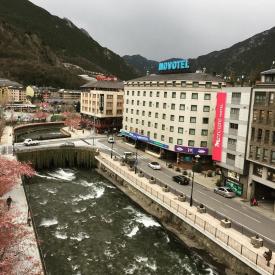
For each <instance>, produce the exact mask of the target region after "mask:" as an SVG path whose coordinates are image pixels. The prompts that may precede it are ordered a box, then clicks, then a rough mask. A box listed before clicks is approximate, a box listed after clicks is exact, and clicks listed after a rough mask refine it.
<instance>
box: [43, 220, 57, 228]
mask: <svg viewBox="0 0 275 275" xmlns="http://www.w3.org/2000/svg"><path fill="white" fill-rule="evenodd" d="M56 224H58V220H57V219H56V218H53V219H42V221H41V223H40V225H39V226H44V227H50V226H52V225H56Z"/></svg>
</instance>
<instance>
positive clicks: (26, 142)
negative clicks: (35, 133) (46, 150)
mask: <svg viewBox="0 0 275 275" xmlns="http://www.w3.org/2000/svg"><path fill="white" fill-rule="evenodd" d="M23 144H24V145H25V146H35V145H39V141H38V140H32V139H31V138H27V139H25V140H24V142H23Z"/></svg>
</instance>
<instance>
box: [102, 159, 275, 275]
mask: <svg viewBox="0 0 275 275" xmlns="http://www.w3.org/2000/svg"><path fill="white" fill-rule="evenodd" d="M97 158H98V159H99V160H100V161H101V164H103V165H105V167H106V165H107V166H109V167H110V168H111V169H114V170H115V171H116V174H117V173H119V174H120V175H118V176H120V177H124V178H125V179H127V180H128V181H130V184H132V185H133V186H134V187H135V188H137V189H138V190H140V191H141V192H143V193H144V194H146V195H147V196H149V197H151V198H153V199H154V200H155V201H156V202H158V203H160V204H161V205H162V206H164V207H165V208H166V209H168V210H169V211H171V212H172V213H175V214H176V215H177V216H178V217H180V218H181V219H183V220H185V221H187V222H188V223H191V224H193V225H194V227H196V228H197V229H199V230H200V231H202V232H204V233H205V234H206V235H208V236H209V237H210V236H211V237H212V238H214V239H215V240H216V242H217V243H218V244H219V243H222V244H223V245H226V246H227V247H228V248H230V249H233V250H234V251H235V252H237V253H238V254H240V255H242V256H243V257H244V258H245V259H246V260H249V261H250V262H252V263H253V264H255V265H256V266H258V267H260V268H261V269H262V270H264V271H266V272H267V273H269V274H273V275H275V265H274V264H273V263H270V266H267V263H266V259H265V258H264V256H263V255H261V254H258V253H256V252H254V251H252V250H251V249H250V248H249V247H247V246H245V245H244V244H242V243H240V242H239V241H237V240H236V239H234V238H233V237H231V236H230V235H229V234H226V233H225V232H223V231H221V230H220V229H219V228H218V227H216V226H214V225H213V224H211V223H210V222H208V221H206V220H205V219H204V218H203V216H202V215H201V214H200V215H198V214H196V213H194V212H193V211H190V210H189V209H188V207H185V206H184V205H183V204H182V203H180V202H179V201H176V200H171V199H170V198H168V197H167V196H165V192H158V191H157V190H155V189H154V188H153V187H152V186H150V185H149V182H148V184H146V183H144V182H142V181H141V180H139V179H138V176H137V175H135V174H133V175H131V173H132V172H130V171H124V170H123V169H121V168H120V167H119V166H118V165H115V164H114V163H112V162H111V161H109V160H107V159H106V158H104V157H102V156H99V157H97ZM118 163H119V162H118ZM106 168H107V169H108V167H106ZM110 172H112V170H110ZM145 176H146V178H149V177H148V175H145ZM156 184H158V185H159V186H161V187H163V186H164V185H165V184H163V183H161V182H159V181H156ZM169 192H170V193H173V194H175V195H179V194H181V192H179V191H177V190H174V189H171V188H170V187H169ZM187 199H190V197H188V196H187ZM193 204H194V205H197V206H198V205H199V203H198V202H197V201H193ZM206 208H207V213H209V214H210V215H211V216H213V217H214V218H216V219H219V220H220V219H223V218H225V216H224V215H223V214H221V213H218V212H217V211H215V210H213V209H211V208H209V207H206ZM231 222H232V221H231ZM232 228H233V229H235V230H237V231H239V232H241V233H242V234H244V235H246V236H255V235H256V234H257V233H256V232H254V231H253V230H250V229H249V228H247V227H245V226H243V225H240V224H238V223H237V222H233V223H232ZM272 246H273V248H274V247H275V243H272Z"/></svg>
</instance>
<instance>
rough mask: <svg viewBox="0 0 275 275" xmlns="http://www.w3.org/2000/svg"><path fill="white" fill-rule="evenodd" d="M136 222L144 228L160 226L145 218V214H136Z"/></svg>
mask: <svg viewBox="0 0 275 275" xmlns="http://www.w3.org/2000/svg"><path fill="white" fill-rule="evenodd" d="M136 221H137V222H138V223H141V224H143V225H144V226H145V227H146V228H147V227H153V226H157V227H160V226H161V225H160V224H159V223H158V222H156V221H155V220H154V219H153V218H151V217H149V216H146V215H145V214H142V213H138V215H137V218H136Z"/></svg>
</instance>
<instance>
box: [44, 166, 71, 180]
mask: <svg viewBox="0 0 275 275" xmlns="http://www.w3.org/2000/svg"><path fill="white" fill-rule="evenodd" d="M48 175H50V176H51V177H54V178H56V179H61V180H65V181H72V180H74V179H75V172H73V170H69V169H62V168H59V169H57V170H56V171H55V172H53V173H48Z"/></svg>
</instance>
